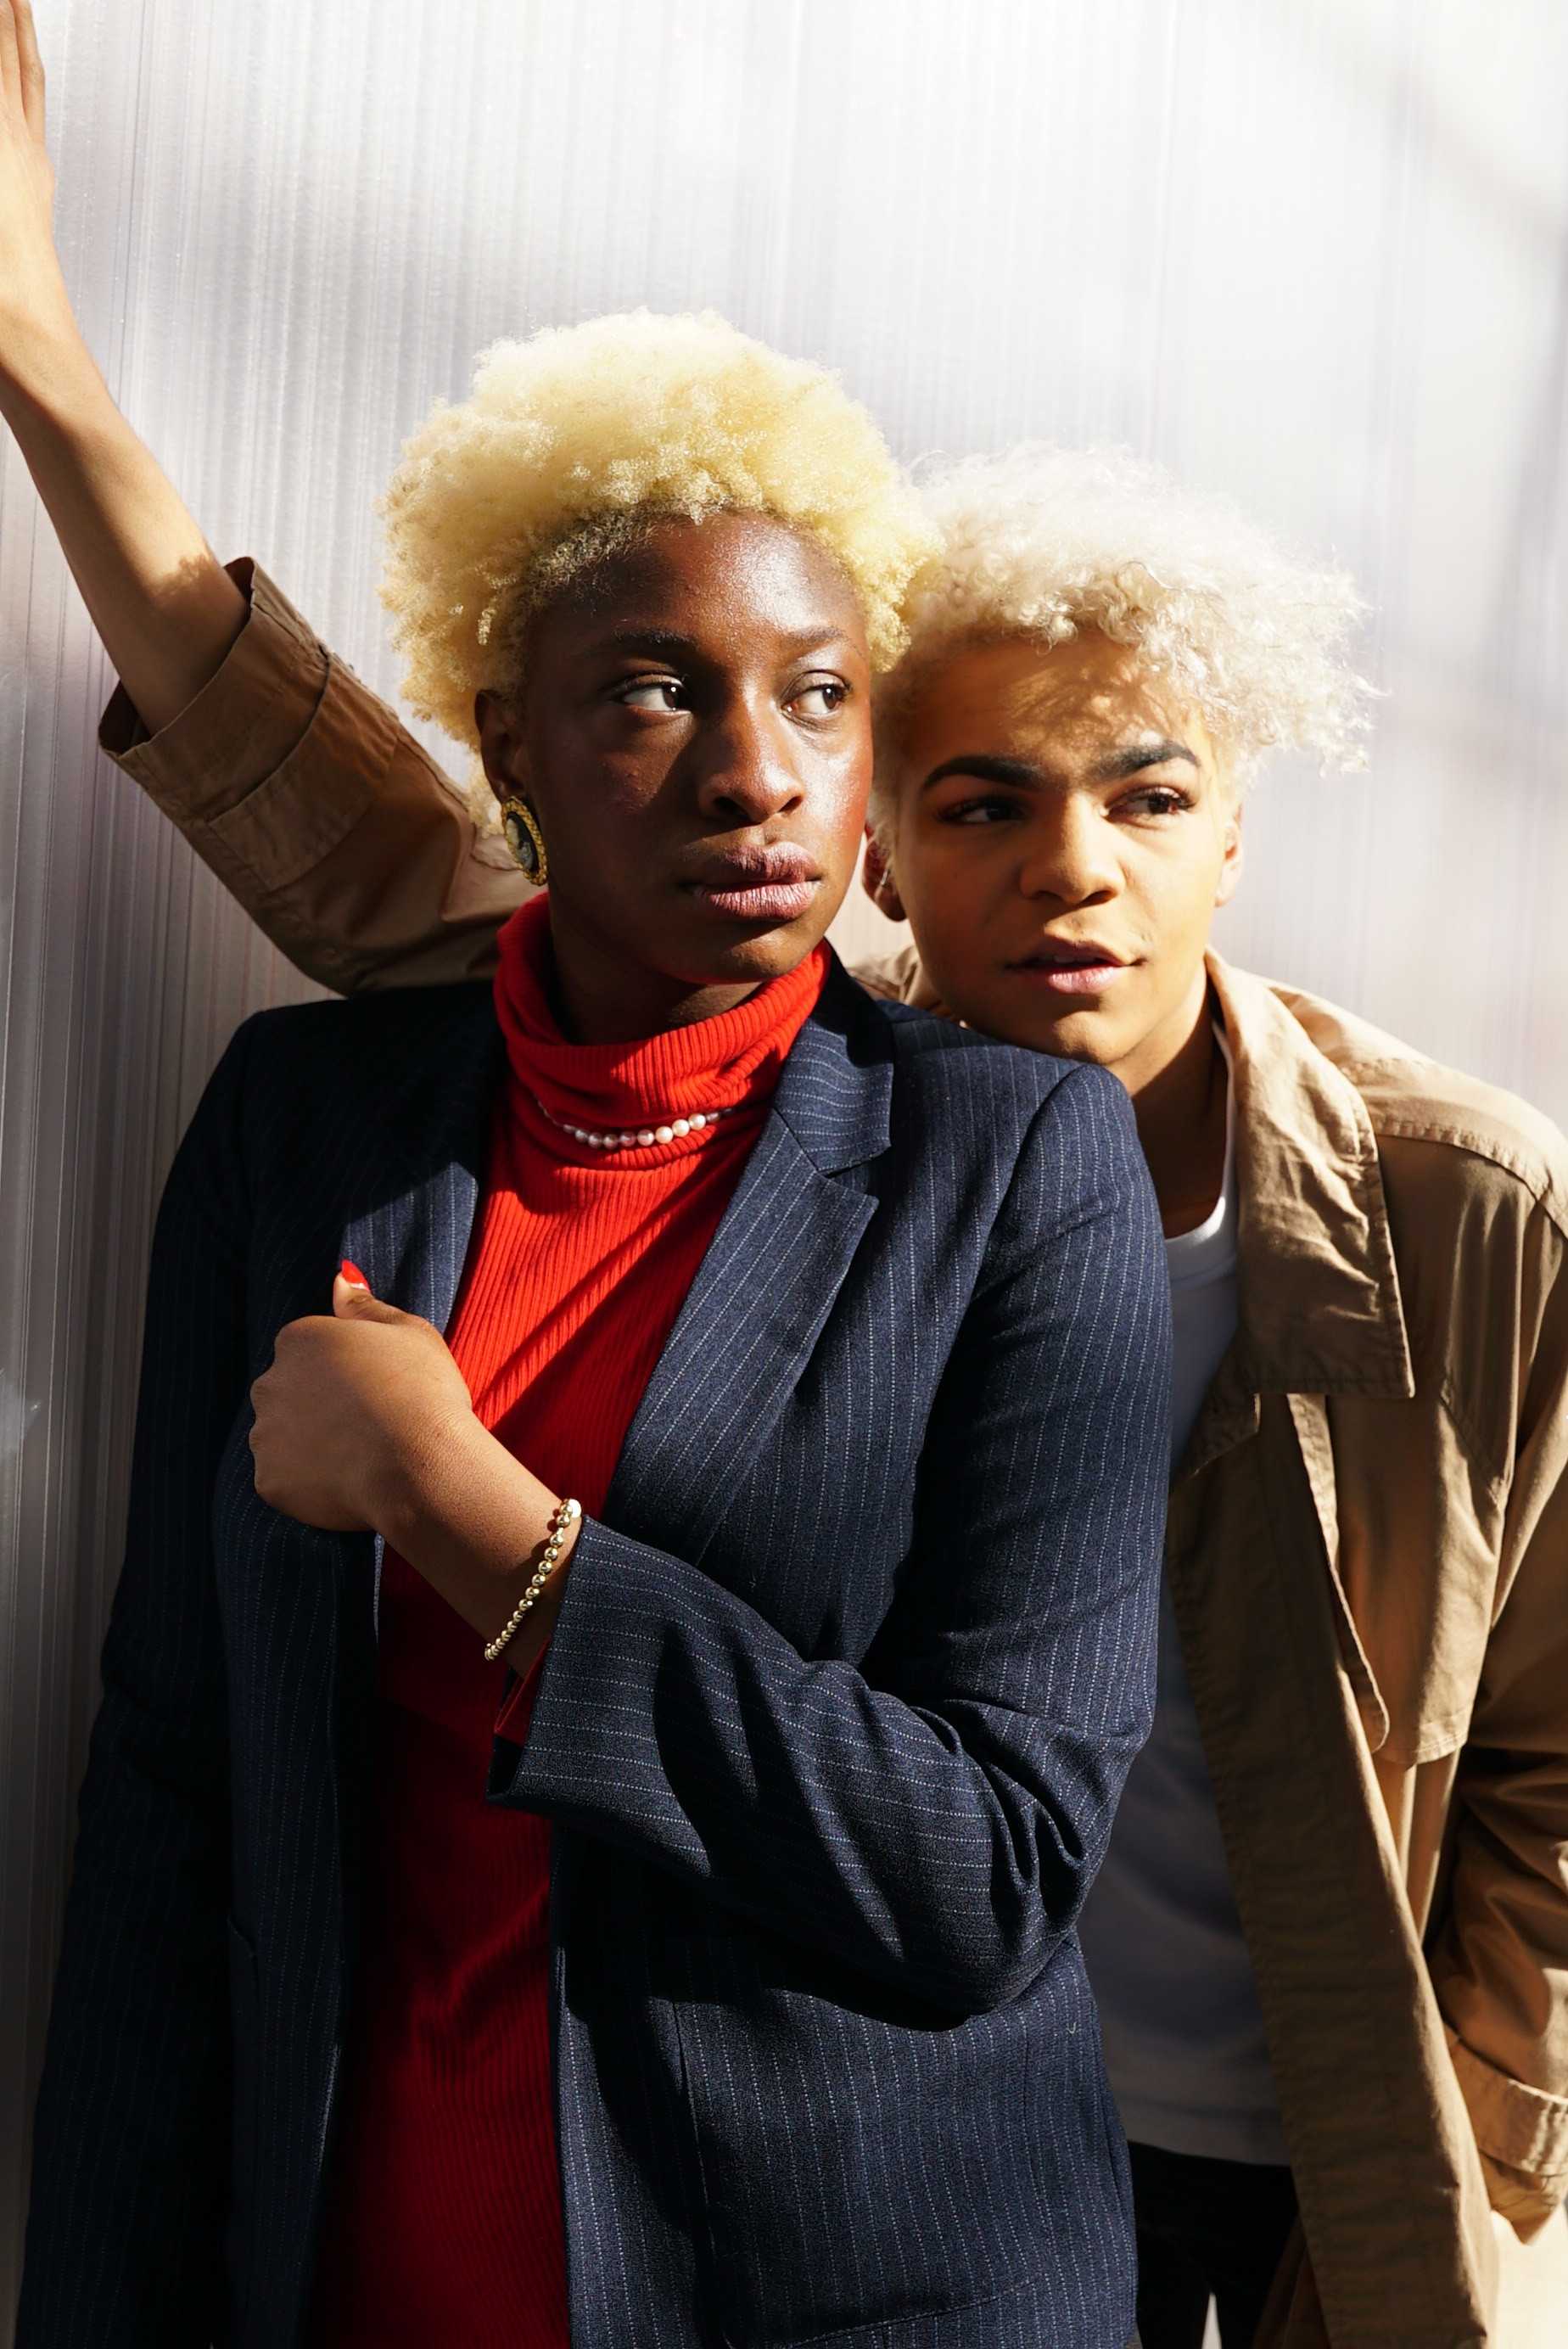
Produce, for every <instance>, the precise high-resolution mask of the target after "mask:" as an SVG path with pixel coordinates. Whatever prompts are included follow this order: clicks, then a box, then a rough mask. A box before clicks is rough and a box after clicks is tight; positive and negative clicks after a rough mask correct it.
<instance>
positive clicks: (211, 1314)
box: [19, 969, 1168, 2349]
mask: <svg viewBox="0 0 1568 2349" xmlns="http://www.w3.org/2000/svg"><path fill="white" fill-rule="evenodd" d="M499 1068H500V1047H499V1042H498V1031H497V1028H496V1023H495V1019H494V1015H493V1012H492V1009H491V1005H490V995H489V990H488V989H485V988H473V987H466V988H441V989H417V990H409V991H407V992H406V993H402V994H387V995H381V996H377V997H372V998H368V999H361V1000H357V1001H354V1002H349V1003H343V1004H323V1005H311V1006H307V1007H303V1008H298V1009H290V1010H285V1011H280V1012H271V1013H266V1014H263V1015H262V1016H261V1017H259V1018H257V1019H253V1020H251V1021H249V1022H248V1023H247V1024H246V1025H245V1027H243V1028H242V1030H240V1033H239V1035H238V1036H237V1037H236V1039H235V1040H234V1043H233V1044H232V1046H231V1048H230V1050H229V1052H228V1055H227V1057H226V1058H225V1060H224V1061H223V1062H222V1066H221V1067H220V1069H219V1071H218V1072H217V1074H216V1076H215V1077H214V1078H213V1080H212V1082H211V1086H210V1087H209V1090H208V1092H207V1094H206V1097H205V1099H204V1101H203V1102H202V1105H201V1109H200V1111H199V1112H198V1114H197V1116H196V1118H195V1121H194V1123H193V1124H192V1126H191V1131H190V1133H189V1134H188V1135H187V1137H186V1140H185V1142H184V1144H183V1145H182V1147H181V1152H180V1154H179V1157H178V1160H177V1162H176V1164H175V1167H174V1170H173V1173H172V1174H171V1175H170V1183H169V1187H168V1191H167V1194H166V1196H165V1200H164V1205H163V1208H162V1213H161V1216H160V1223H159V1229H158V1235H157V1238H156V1242H155V1248H154V1263H153V1275H152V1285H151V1295H150V1308H149V1318H148V1327H147V1340H146V1354H145V1362H144V1371H143V1380H144V1383H143V1392H142V1398H141V1408H140V1414H139V1427H138V1435H137V1449H136V1459H135V1467H134V1476H133V1497H132V1505H131V1513H130V1525H129V1545H128V1554H127V1559H126V1564H125V1569H124V1574H123V1577H122V1579H121V1582H120V1585H119V1593H118V1596H117V1598H116V1600H115V1605H114V1609H113V1614H112V1619H111V1623H110V1629H109V1632H108V1642H107V1645H106V1649H105V1653H104V1683H105V1693H104V1699H103V1705H102V1709H101V1712H100V1713H99V1716H98V1723H97V1725H96V1728H95V1731H94V1734H93V1741H92V1751H91V1759H90V1764H89V1768H88V1777H87V1782H86V1785H85V1788H84V1792H83V1796H82V1810H81V1831H80V1838H79V1842H78V1847H77V1863H76V1873H75V1880H74V1883H73V1887H72V1891H71V1896H70V1902H69V1909H68V1916H67V1929H66V1938H65V1950H64V1955H63V1958H62V1961H61V1967H60V1973H59V1979H58V1986H57V1995H56V2005H55V2013H54V2017H53V2022H52V2025H51V2033H50V2041H49V2047H48V2054H47V2060H46V2073H45V2078H44V2083H43V2089H42V2094H41V2097H40V2102H39V2107H38V2116H37V2125H36V2153H35V2173H34V2199H33V2209H32V2216H31V2220H30V2227H29V2237H28V2256H27V2265H26V2278H25V2282H24V2291H23V2305H22V2315H21V2330H20V2336H19V2338H20V2342H21V2344H23V2349H85V2344H93V2349H121V2344H123V2345H124V2349H130V2345H131V2344H136V2349H155V2345H156V2349H200V2344H207V2343H210V2342H214V2341H231V2342H233V2343H236V2344H245V2349H284V2344H293V2343H294V2342H295V2341H296V2340H297V2338H298V2336H299V2331H300V2326H301V2322H302V2314H303V2312H304V2308H305V2307H306V2305H307V2303H308V2293H309V2282H310V2274H311V2265H312V2255H313V2238H314V2234H315V2224H316V2215H317V2211H318V2209H319V2206H320V2199H321V2196H322V2191H323V2181H324V2177H325V2174H326V2170H327V2166H328V2153H329V2147H330V2142H331V2133H332V2123H333V2112H334V2085H335V2076H336V2070H337V2063H338V2050H339V2047H340V2044H341V2043H342V2038H343V2033H344V2026H345V2017H346V2012H347V2008H348V2005H349V2002H350V2001H351V1999H352V1995H353V1982H354V1961H355V1936H356V1918H357V1915H358V1911H359V1907H360V1902H359V1883H360V1872H361V1867H362V1858H361V1854H362V1850H363V1838H362V1833H361V1823H362V1822H363V1820H364V1818H365V1816H366V1806H367V1805H369V1804H371V1803H373V1802H374V1801H375V1799H376V1788H375V1786H374V1785H372V1784H370V1783H368V1780H369V1772H368V1766H367V1764H366V1758H365V1757H366V1736H365V1729H366V1723H367V1715H368V1705H367V1699H368V1697H369V1695H370V1693H371V1692H372V1689H373V1684H374V1672H375V1648H374V1620H373V1613H374V1610H373V1591H374V1579H375V1573H376V1567H377V1558H376V1549H375V1544H374V1542H373V1540H372V1539H371V1538H370V1537H359V1536H350V1537H341V1536H335V1535H329V1534H325V1533H319V1532H315V1531H313V1530H311V1529H310V1528H308V1527H306V1526H301V1525H299V1524H297V1523H295V1522H294V1521H293V1520H292V1519H289V1518H286V1517H284V1516H279V1515H278V1514H276V1513H275V1512H274V1511H273V1510H271V1509H270V1508H268V1507H267V1506H265V1505H264V1504H263V1503H262V1502H261V1501H259V1500H258V1499H257V1497H256V1494H255V1491H254V1487H253V1482H252V1474H251V1468H252V1464H251V1457H250V1453H249V1450H248V1447H247V1443H246V1436H247V1433H248V1430H249V1425H250V1411H249V1403H248V1390H249V1386H250V1382H251V1381H252V1380H253V1379H254V1378H255V1377H256V1376H257V1375H258V1374H259V1372H260V1371H262V1370H263V1369H264V1368H265V1366H266V1364H267V1362H268V1361H269V1360H270V1358H271V1354H272V1349H273V1340H274V1338H275V1335H276V1333H277V1331H278V1330H279V1328H280V1327H281V1326H282V1325H283V1324H284V1322H286V1321H289V1320H291V1319H294V1318H295V1317H297V1316H299V1315H301V1314H304V1313H309V1312H316V1311H319V1310H321V1309H322V1300H323V1297H324V1293H325V1284H326V1282H327V1279H328V1278H329V1276H330V1272H331V1269H332V1268H333V1267H334V1266H335V1264H336V1262H337V1260H338V1257H340V1256H342V1255H344V1254H347V1255H349V1256H351V1257H353V1258H354V1259H355V1260H356V1262H357V1263H358V1264H360V1265H361V1266H363V1267H364V1268H365V1270H366V1273H367V1274H368V1276H369V1278H370V1280H371V1283H372V1285H373V1286H374V1288H376V1290H377V1293H378V1294H380V1295H381V1296H383V1297H387V1298H389V1299H392V1300H393V1301H394V1302H396V1303H397V1304H399V1305H401V1306H403V1307H405V1308H407V1309H409V1310H411V1311H414V1312H418V1313H422V1314H425V1315H427V1316H428V1318H429V1319H431V1320H432V1321H434V1322H436V1323H437V1324H438V1326H445V1324H446V1323H447V1321H448V1319H449V1316H450V1312H451V1309H452V1306H453V1303H454V1300H455V1298H456V1295H457V1290H458V1284H459V1276H460V1273H461V1270H462V1266H463V1260H464V1256H465V1252H466V1250H467V1247H468V1242H469V1233H470V1229H471V1226H472V1223H473V1217H474V1209H475V1204H476V1199H477V1196H478V1189H479V1175H480V1168H481V1166H482V1164H483V1152H484V1143H485V1133H486V1126H487V1121H488V1115H489V1107H490V1095H491V1092H492V1088H493V1085H494V1082H495V1080H496V1077H497V1074H498V1072H499ZM1167 1350H1168V1333H1167V1288H1166V1278H1165V1268H1164V1261H1163V1253H1162V1249H1161V1235H1160V1228H1159V1223H1158V1219H1157V1216H1156V1211H1155V1208H1154V1204H1153V1200H1152V1196H1151V1193H1150V1185H1149V1182H1148V1177H1147V1174H1146V1173H1145V1171H1144V1167H1143V1163H1142V1159H1141V1157H1140V1153H1139V1149H1138V1144H1137V1140H1136V1135H1135V1132H1134V1128H1133V1124H1132V1120H1131V1116H1130V1110H1129V1105H1128V1102H1127V1100H1126V1097H1125V1095H1124V1094H1123V1092H1122V1091H1121V1089H1120V1087H1119V1085H1118V1084H1117V1083H1116V1082H1115V1081H1113V1080H1112V1079H1111V1078H1110V1077H1109V1076H1107V1075H1105V1074H1104V1073H1103V1072H1102V1071H1098V1070H1094V1069H1089V1068H1081V1067H1073V1066H1071V1065H1069V1064H1068V1063H1067V1062H1064V1061H1055V1060H1050V1059H1047V1058H1042V1057H1039V1056H1036V1055H1031V1054H1028V1053H1025V1052H1021V1051H1015V1050H1010V1049H1009V1048H1007V1047H1006V1046H1002V1045H997V1044H994V1043H990V1042H988V1041H986V1040H984V1039H981V1038H978V1037H975V1036H973V1035H970V1034H968V1033H966V1032H965V1031H963V1030H959V1029H957V1028H955V1027H953V1026H951V1025H950V1024H947V1023H945V1022H942V1021H938V1020H935V1019H930V1018H927V1017H925V1016H924V1015H922V1014H919V1013H912V1012H907V1011H904V1010H903V1009H890V1008H889V1007H887V1006H884V1005H881V1004H873V1003H872V1001H871V1000H870V999H868V998H867V997H866V996H864V995H863V994H861V991H860V989H859V988H856V987H854V986H853V985H852V983H851V981H850V980H849V979H847V978H845V977H844V976H843V974H842V973H841V971H838V970H837V969H835V971H834V973H833V975H832V977H831V978H830V983H829V986H828V988H827V989H826V991H825V993H824V996H823V999H822V1001H821V1004H820V1008H819V1009H818V1011H817V1013H816V1014H815V1016H814V1017H813V1018H812V1019H810V1021H809V1022H808V1024H807V1025H806V1027H805V1029H804V1030H802V1032H801V1035H800V1037H799V1041H798V1042H797V1044H796V1045H795V1047H794V1050H793V1051H792V1052H791V1054H790V1057H789V1061H788V1062H787V1064H786V1066H785V1069H784V1071H783V1074H782V1077H781V1080H780V1082H779V1089H778V1092H777V1095H776V1099H775V1102H774V1106H773V1108H772V1111H771V1112H770V1114H769V1117H768V1119H767V1121H766V1123H765V1126H764V1129H763V1132H762V1133H761V1136H760V1138H759V1140H758V1143H757V1146H756V1149H755V1150H754V1152H753V1154H752V1156H751V1158H750V1160H749V1162H748V1165H747V1168H746V1170H745V1173H744V1174H743V1176H742V1178H741V1180H740V1183H739V1185H738V1189H737V1191H736V1193H735V1195H734V1197H733V1200H732V1202H731V1204H730V1206H729V1208H728V1210H727V1214H726V1216H725V1218H724V1221H723V1223H722V1225H721V1226H720V1229H719V1231H718V1233H717V1237H716V1238H715V1240H714V1242H713V1245H712V1247H710V1249H709V1251H708V1254H707V1258H706V1259H705V1262H704V1264H703V1266H702V1268H701V1270H700V1272H699V1274H698V1277H697V1278H696V1283H695V1285H694V1287H693V1288H692V1290H691V1293H690V1295H689V1297H688V1298H687V1299H686V1305H685V1308H684V1309H683V1311H682V1313H681V1315H680V1318H679V1319H678V1321H677V1323H676V1328H675V1330H674V1331H673V1333H672V1335H671V1338H670V1340H669V1342H668V1344H667V1346H666V1348H665V1352H664V1355H663V1357H662V1359H661V1361H660V1362H659V1364H658V1367H657V1370H656V1371H655V1375H654V1378H653V1381H652V1383H651V1384H650V1386H649V1388H648V1391H647V1393H646V1395H645V1399H644V1402H643V1403H642V1406H641V1408H640V1410H639V1412H638V1413H637V1416H636V1419H635V1421H634V1424H633V1427H632V1429H631V1432H630V1433H629V1435H628V1437H627V1441H626V1444H625V1447H624V1452H623V1454H622V1457H621V1460H620V1464H619V1467H618V1470H617V1474H616V1476H615V1481H614V1488H613V1491H612V1494H611V1496H610V1499H609V1501H608V1503H607V1505H606V1508H605V1511H604V1516H603V1521H597V1520H595V1521H591V1522H590V1523H589V1524H588V1525H587V1526H586V1527H585V1528H584V1531H583V1536H582V1538H581V1541H580V1544H579V1547H578V1549H577V1552H576V1556H575V1558H574V1560H573V1568H572V1574H571V1577H570V1580H569V1583H568V1587H567V1592H566V1597H565V1602H564V1605H563V1607H562V1612H561V1617H560V1620H559V1623H558V1625H557V1628H556V1630H555V1634H554V1638H553V1641H552V1647H551V1650H550V1651H549V1654H548V1658H547V1661H546V1663H545V1667H544V1671H543V1674H542V1682H541V1687H540V1692H539V1697H538V1702H537V1705H536V1708H535V1711H534V1714H533V1719H532V1725H531V1731H530V1733H529V1737H528V1743H527V1744H526V1746H525V1747H522V1748H520V1747H517V1746H515V1745H512V1744H506V1743H504V1742H498V1744H497V1745H496V1747H495V1750H494V1758H493V1763H492V1766H491V1771H490V1783H489V1785H488V1787H480V1786H476V1787H475V1789H474V1799H475V1801H476V1802H479V1801H483V1800H487V1799H488V1800H489V1801H490V1802H491V1803H493V1804H499V1805H512V1806H518V1807H520V1808H522V1809H526V1810H531V1811H538V1812H543V1813H545V1814H546V1815H548V1816H550V1818H551V1819H552V1821H553V1822H554V1824H555V1828H556V1833H555V1836H554V1854H555V1857H554V1870H553V1883H552V1942H553V1973H552V1983H553V1990H552V2001H553V2025H554V2050H555V2065H556V2081H557V2092H558V2115H559V2140H560V2148H561V2164H562V2197H563V2204H564V2215H565V2223H566V2236H567V2246H568V2262H569V2277H570V2291H571V2309H572V2330H573V2344H574V2349H707V2344H738V2349H772V2344H778V2349H782V2344H799V2343H802V2342H808V2341H810V2342H814V2343H818V2344H822V2343H824V2342H825V2341H830V2342H831V2343H833V2344H836V2349H1047V2344H1049V2349H1122V2344H1123V2343H1124V2342H1125V2341H1126V2340H1127V2337H1128V2335H1129V2334H1130V2332H1131V2330H1132V2321H1133V2312H1132V2282H1133V2277H1132V2251H1131V2241H1130V2225H1129V2216H1128V2198H1127V2183H1126V2176H1125V2157H1124V2153H1123V2149H1122V2147H1121V2143H1120V2138H1119V2131H1118V2128H1117V2125H1116V2121H1115V2118H1114V2116H1113V2112H1112V2108H1111V2106H1110V2104H1109V2098H1108V2094H1107V2090H1106V2087H1105V2085H1104V2081H1103V2078H1102V2074H1101V2067H1100V2059H1099V2039H1098V2033H1097V2030H1096V2026H1095V2019H1094V2011H1093V2007H1092V2004H1091V2002H1090V1999H1089V1994H1088V1988H1087V1985H1086V1982H1085V1979H1084V1974H1083V1971H1082V1967H1081V1964H1080V1961H1079V1957H1078V1946H1077V1942H1076V1940H1075V1938H1074V1934H1073V1930H1072V1929H1073V1920H1074V1917H1075V1915H1076V1913H1077V1910H1078V1905H1079V1902H1080V1900H1081V1899H1082V1897H1083V1894H1084V1891H1085V1889H1086V1888H1087V1885H1088V1880H1089V1878H1090V1876H1091V1875H1092V1873H1093V1870H1094V1868H1095V1866H1096V1864H1097V1862H1098V1860H1099V1855H1100V1853H1101V1850H1102V1848H1103V1846H1104V1843H1105V1838H1106V1835H1107V1831H1108V1828H1109V1820H1110V1816H1111V1811H1112V1808H1113V1806H1114V1804H1115V1800H1116V1796H1117V1794H1118V1792H1119V1786H1120V1784H1121V1780H1122V1777H1123V1775H1124V1773H1125V1771H1126V1769H1127V1766H1128V1764H1129V1762H1130V1759H1131V1757H1132V1754H1133V1752H1134V1750H1135V1748H1136V1747H1137V1745H1138V1744H1139V1741H1140V1738H1141V1737H1142V1736H1143V1734H1144V1732H1145V1729H1146V1727H1147V1724H1148V1719H1149V1713H1150V1702H1151V1679H1152V1673H1151V1662H1152V1643H1153V1632H1154V1611H1155V1605H1154V1602H1155V1592H1156V1584H1157V1574H1158V1558H1159V1550H1160V1537H1161V1522H1162V1514H1163V1507H1164V1490H1165V1455H1166V1441H1167V1437H1166V1409H1167V1406H1166V1381H1167V1375H1168V1371H1167ZM328 2190H330V2186H328Z"/></svg>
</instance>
